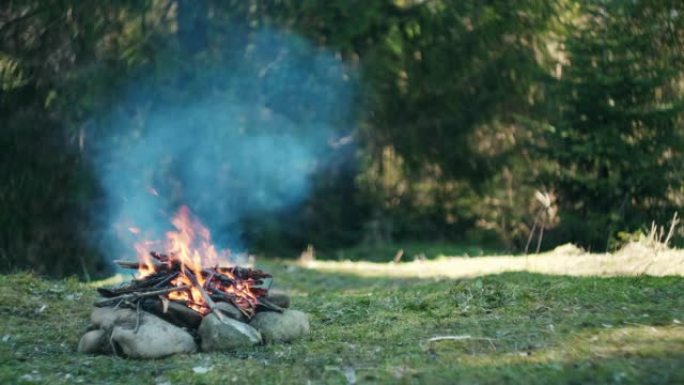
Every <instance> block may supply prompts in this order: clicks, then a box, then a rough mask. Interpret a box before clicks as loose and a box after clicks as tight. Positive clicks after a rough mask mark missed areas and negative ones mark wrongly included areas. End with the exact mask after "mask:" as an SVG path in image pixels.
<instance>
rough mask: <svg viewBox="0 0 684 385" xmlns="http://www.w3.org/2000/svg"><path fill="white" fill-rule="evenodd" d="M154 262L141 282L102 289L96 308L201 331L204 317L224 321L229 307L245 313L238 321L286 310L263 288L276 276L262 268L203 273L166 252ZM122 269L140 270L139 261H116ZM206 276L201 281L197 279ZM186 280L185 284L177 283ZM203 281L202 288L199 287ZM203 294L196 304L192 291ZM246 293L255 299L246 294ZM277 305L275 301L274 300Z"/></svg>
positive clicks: (207, 271) (155, 257) (233, 316)
mask: <svg viewBox="0 0 684 385" xmlns="http://www.w3.org/2000/svg"><path fill="white" fill-rule="evenodd" d="M150 255H151V257H152V259H153V261H154V263H153V266H152V267H153V268H152V272H151V273H150V274H148V275H145V276H144V277H142V278H137V279H133V280H132V281H130V282H128V283H127V284H124V285H122V286H119V287H116V288H98V289H97V290H98V292H99V293H100V295H101V296H102V297H104V298H103V299H100V300H98V301H97V302H96V303H95V306H96V307H116V308H129V309H134V310H137V311H138V312H140V311H142V310H144V311H147V312H150V313H152V314H155V315H157V316H158V317H160V318H162V319H164V320H166V321H168V322H171V323H173V324H175V325H177V326H180V327H186V328H189V329H197V328H198V327H199V325H200V323H201V322H202V318H203V317H204V316H205V315H207V314H209V313H214V314H216V315H217V316H219V317H222V316H224V315H228V316H229V317H232V318H236V316H235V315H231V314H225V313H226V311H225V309H226V306H220V305H219V304H220V303H221V302H225V303H227V304H230V305H232V307H228V308H231V309H232V308H233V307H234V308H235V309H237V311H238V312H239V313H241V314H237V317H239V318H242V319H244V320H249V319H251V318H252V317H253V316H254V315H255V313H256V312H257V311H258V310H268V311H275V312H282V311H283V309H282V308H281V307H280V306H278V305H277V304H275V303H273V302H272V301H271V300H270V299H269V296H268V294H269V289H268V287H266V286H264V283H265V281H266V280H269V283H270V279H271V275H270V274H268V273H265V272H263V271H261V270H257V269H251V268H245V267H239V266H232V267H218V266H216V267H212V268H204V269H202V270H201V272H196V271H192V270H191V269H189V268H188V267H187V266H185V265H183V264H182V263H180V262H179V261H178V260H177V259H175V258H172V257H171V256H169V255H166V254H160V253H155V252H152V253H150ZM116 263H117V264H118V265H119V266H121V267H124V268H129V269H140V268H141V264H140V263H139V262H128V261H117V262H116ZM198 273H199V274H201V278H199V277H198ZM179 276H184V277H186V278H187V279H185V280H184V281H185V282H183V283H179V282H181V280H179V279H177V278H178V277H179ZM200 282H203V284H200ZM193 290H194V293H197V292H199V293H200V294H201V299H202V300H201V301H193V300H192V298H193V296H192V295H190V294H191V291H193ZM183 291H185V292H187V294H188V295H185V296H182V297H184V298H186V299H185V300H178V299H171V298H178V297H179V296H173V295H171V294H172V293H175V292H183ZM245 291H246V292H248V293H251V295H245ZM274 302H275V301H274Z"/></svg>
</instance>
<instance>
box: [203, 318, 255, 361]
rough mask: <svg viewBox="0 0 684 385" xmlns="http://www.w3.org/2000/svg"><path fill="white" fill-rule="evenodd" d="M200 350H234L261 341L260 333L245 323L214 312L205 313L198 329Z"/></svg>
mask: <svg viewBox="0 0 684 385" xmlns="http://www.w3.org/2000/svg"><path fill="white" fill-rule="evenodd" d="M198 332H199V335H200V338H201V339H202V350H203V351H206V352H211V351H223V350H235V349H237V348H240V347H247V346H253V345H257V344H260V343H261V341H262V340H261V334H259V332H258V331H257V330H255V329H254V328H253V327H251V326H249V325H248V324H246V323H242V322H240V321H236V320H234V319H232V318H229V317H226V316H223V317H222V318H221V319H219V317H218V316H216V314H213V313H211V314H207V315H206V316H205V317H204V319H203V320H202V323H201V324H200V327H199V329H198Z"/></svg>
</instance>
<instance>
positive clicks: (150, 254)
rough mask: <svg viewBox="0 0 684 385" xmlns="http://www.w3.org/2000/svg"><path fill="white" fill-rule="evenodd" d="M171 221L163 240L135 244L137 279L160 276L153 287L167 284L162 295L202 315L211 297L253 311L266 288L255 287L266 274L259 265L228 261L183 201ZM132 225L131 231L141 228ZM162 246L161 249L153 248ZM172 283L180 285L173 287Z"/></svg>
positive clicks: (210, 305) (249, 313) (211, 306)
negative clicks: (155, 249) (252, 266)
mask: <svg viewBox="0 0 684 385" xmlns="http://www.w3.org/2000/svg"><path fill="white" fill-rule="evenodd" d="M171 223H172V224H173V226H174V227H175V229H176V230H175V231H169V232H167V233H166V241H165V242H164V244H162V245H160V243H159V242H150V241H143V242H139V243H137V244H136V246H135V247H136V251H137V252H138V260H139V262H138V263H137V264H135V265H136V267H137V268H138V277H137V279H136V281H138V282H143V281H153V282H156V281H159V282H158V283H156V284H155V287H161V284H164V285H165V286H163V287H164V288H169V289H170V290H169V292H167V293H164V294H163V295H162V296H163V297H164V298H166V299H168V300H172V301H177V302H180V303H184V304H185V305H186V306H187V307H189V308H191V309H193V310H195V311H197V312H199V313H200V314H202V315H204V314H207V313H209V312H210V311H212V310H213V309H214V306H215V301H223V302H228V303H232V304H233V305H235V306H236V307H237V308H238V309H239V310H240V311H242V312H243V313H244V314H245V315H246V316H248V317H251V316H252V315H253V314H254V311H255V309H256V306H257V304H258V303H259V300H258V298H259V297H263V296H265V295H266V294H267V290H266V289H263V288H259V287H256V286H258V285H260V284H262V283H263V282H262V279H263V278H268V277H270V275H268V274H266V273H263V272H261V271H259V270H252V269H247V268H241V267H238V266H230V265H229V264H228V255H229V253H228V252H227V251H221V252H217V250H216V248H215V247H214V245H213V244H212V242H211V234H210V232H209V230H207V228H206V227H204V226H203V225H202V223H200V221H199V220H197V219H196V218H194V217H193V216H192V214H191V213H190V210H189V209H188V208H187V207H185V206H183V207H181V208H180V209H179V210H178V212H177V213H176V215H175V216H174V218H173V219H172V221H171ZM133 229H134V228H132V229H131V232H133V233H139V232H140V231H139V230H138V229H135V230H136V231H134V230H133ZM160 246H161V247H162V249H163V250H164V252H163V253H157V252H155V251H153V250H152V249H154V248H157V249H158V248H159V247H160ZM174 288H178V290H175V289H174Z"/></svg>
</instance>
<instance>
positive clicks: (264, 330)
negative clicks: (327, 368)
mask: <svg viewBox="0 0 684 385" xmlns="http://www.w3.org/2000/svg"><path fill="white" fill-rule="evenodd" d="M250 325H252V326H253V327H254V328H255V329H257V330H258V331H259V332H260V333H261V335H262V336H263V338H264V341H266V342H267V343H271V342H289V341H293V340H296V339H298V338H301V337H303V336H305V335H307V334H309V317H308V316H307V315H306V313H304V312H301V311H299V310H290V309H288V310H285V311H283V312H282V313H277V312H272V311H263V312H260V313H257V314H256V315H255V316H254V318H252V322H250Z"/></svg>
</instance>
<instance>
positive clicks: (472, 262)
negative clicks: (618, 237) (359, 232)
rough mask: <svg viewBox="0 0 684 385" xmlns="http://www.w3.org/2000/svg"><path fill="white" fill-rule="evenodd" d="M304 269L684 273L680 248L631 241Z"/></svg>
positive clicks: (317, 264)
mask: <svg viewBox="0 0 684 385" xmlns="http://www.w3.org/2000/svg"><path fill="white" fill-rule="evenodd" d="M301 265H302V266H303V267H306V268H309V269H314V270H319V271H333V272H344V273H350V274H355V275H360V276H385V277H417V278H432V277H435V278H437V277H444V278H469V277H476V276H483V275H489V274H498V273H503V272H511V271H528V272H534V273H541V274H551V275H574V276H635V275H652V276H667V275H678V276H682V275H684V250H676V249H667V248H658V247H652V246H650V245H648V244H645V243H639V242H634V243H630V244H628V245H626V246H625V247H624V248H623V249H621V250H620V251H618V252H616V253H613V254H607V253H606V254H591V253H585V252H583V251H582V250H580V249H578V248H577V247H575V246H573V245H564V246H560V247H558V248H556V249H555V250H553V251H551V252H547V253H543V254H538V255H529V256H492V257H441V258H438V259H435V260H429V261H413V262H405V263H392V262H389V263H375V262H363V261H361V262H351V261H320V260H316V261H307V262H301Z"/></svg>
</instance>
